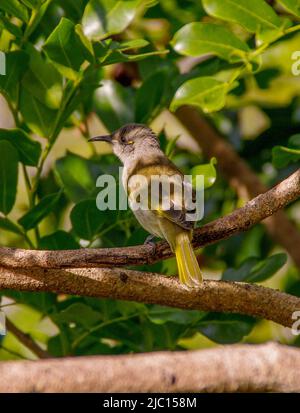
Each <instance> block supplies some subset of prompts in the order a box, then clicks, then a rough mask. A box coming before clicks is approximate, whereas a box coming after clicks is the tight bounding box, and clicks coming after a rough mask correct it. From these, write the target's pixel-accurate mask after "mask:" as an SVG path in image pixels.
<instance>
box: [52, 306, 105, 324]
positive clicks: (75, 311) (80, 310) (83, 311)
mask: <svg viewBox="0 0 300 413" xmlns="http://www.w3.org/2000/svg"><path fill="white" fill-rule="evenodd" d="M52 317H53V319H54V320H55V321H56V322H58V323H68V324H69V323H75V324H79V325H80V326H83V327H85V328H89V327H91V326H92V325H94V324H96V323H98V322H99V321H101V320H102V316H101V314H99V312H97V311H94V310H93V309H92V308H91V307H89V306H88V305H86V304H83V303H75V304H71V305H70V306H69V307H67V308H66V309H65V310H62V311H61V312H60V313H57V314H53V316H52Z"/></svg>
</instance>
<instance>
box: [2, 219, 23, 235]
mask: <svg viewBox="0 0 300 413" xmlns="http://www.w3.org/2000/svg"><path fill="white" fill-rule="evenodd" d="M0 228H1V229H3V230H4V231H9V232H13V233H14V234H18V235H23V234H22V231H21V230H20V228H19V227H18V226H17V225H16V224H14V223H13V222H12V221H11V220H10V219H8V218H4V217H0Z"/></svg>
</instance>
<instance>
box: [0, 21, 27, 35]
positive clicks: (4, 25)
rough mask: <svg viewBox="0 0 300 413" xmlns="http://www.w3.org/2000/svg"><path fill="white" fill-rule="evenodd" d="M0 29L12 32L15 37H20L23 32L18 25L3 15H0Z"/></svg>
mask: <svg viewBox="0 0 300 413" xmlns="http://www.w3.org/2000/svg"><path fill="white" fill-rule="evenodd" d="M0 29H5V30H7V31H8V32H9V33H11V34H13V35H14V36H16V37H17V38H20V37H22V35H23V33H22V30H21V29H20V27H18V26H16V25H15V24H13V23H12V22H11V21H10V20H9V19H7V18H6V17H4V16H0Z"/></svg>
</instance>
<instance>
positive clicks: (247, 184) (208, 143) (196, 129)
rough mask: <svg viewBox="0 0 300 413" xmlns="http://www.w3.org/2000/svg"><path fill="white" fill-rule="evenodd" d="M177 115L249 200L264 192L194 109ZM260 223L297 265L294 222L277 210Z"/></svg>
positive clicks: (299, 238) (297, 236)
mask: <svg viewBox="0 0 300 413" xmlns="http://www.w3.org/2000/svg"><path fill="white" fill-rule="evenodd" d="M176 116H177V118H178V119H179V120H180V122H181V123H182V124H183V125H184V127H185V128H186V129H187V130H188V131H189V133H190V134H191V135H192V136H193V138H194V139H195V140H196V142H197V143H198V144H199V145H200V147H201V149H202V151H203V153H204V154H205V155H206V156H207V157H208V158H211V157H213V156H215V157H216V158H217V159H218V168H220V170H221V172H222V174H223V175H224V176H225V177H226V178H227V179H228V181H229V183H230V185H231V186H232V187H233V188H234V189H236V190H237V192H238V193H242V194H243V195H245V194H246V197H247V198H248V199H251V198H253V197H256V196H257V195H258V194H260V193H263V192H265V191H267V187H266V186H265V185H264V184H263V183H262V182H261V180H260V179H259V178H258V176H257V175H256V174H255V173H254V172H253V170H252V169H251V168H250V167H249V165H248V164H247V163H246V162H245V161H244V160H243V159H242V158H240V156H239V155H238V154H237V153H236V152H235V150H234V149H233V147H232V146H231V145H230V144H229V143H228V142H226V140H225V139H223V138H222V136H220V134H219V133H218V132H217V131H216V130H215V129H214V128H213V127H212V126H211V125H210V124H209V123H208V121H207V120H206V119H205V118H203V117H201V116H200V114H199V112H198V111H197V110H196V109H194V108H192V107H188V106H183V107H181V108H179V109H178V111H177V112H176ZM298 185H299V183H298ZM263 224H264V225H265V226H266V229H267V231H268V233H269V234H270V235H271V237H272V238H273V239H274V240H275V241H276V242H278V243H279V244H280V245H282V246H283V247H284V248H285V249H286V251H287V252H288V253H289V254H290V256H291V257H292V259H293V260H294V262H295V264H296V265H297V266H298V267H299V268H300V248H299V245H300V234H299V231H297V228H296V227H295V225H294V224H293V223H292V222H291V221H289V219H288V218H287V217H286V215H285V214H284V212H278V213H277V214H275V215H273V216H272V217H270V218H268V219H266V220H265V221H264V222H263Z"/></svg>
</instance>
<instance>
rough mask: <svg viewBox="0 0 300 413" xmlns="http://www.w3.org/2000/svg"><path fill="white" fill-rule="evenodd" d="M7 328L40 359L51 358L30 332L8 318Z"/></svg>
mask: <svg viewBox="0 0 300 413" xmlns="http://www.w3.org/2000/svg"><path fill="white" fill-rule="evenodd" d="M6 328H7V330H9V331H10V332H11V333H12V334H13V335H14V336H15V337H16V338H17V339H18V340H19V341H20V342H21V343H22V344H23V345H24V346H25V347H27V348H28V349H29V350H30V351H31V352H32V353H33V354H35V355H36V356H37V357H39V358H40V359H45V358H49V357H50V354H48V353H47V351H45V350H43V349H42V348H41V347H40V346H39V345H38V344H36V342H35V341H34V340H33V339H32V338H31V337H30V335H29V334H26V333H24V332H23V331H22V330H20V329H19V328H18V327H17V326H16V325H15V324H14V323H13V322H11V321H10V320H9V319H8V318H6Z"/></svg>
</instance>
